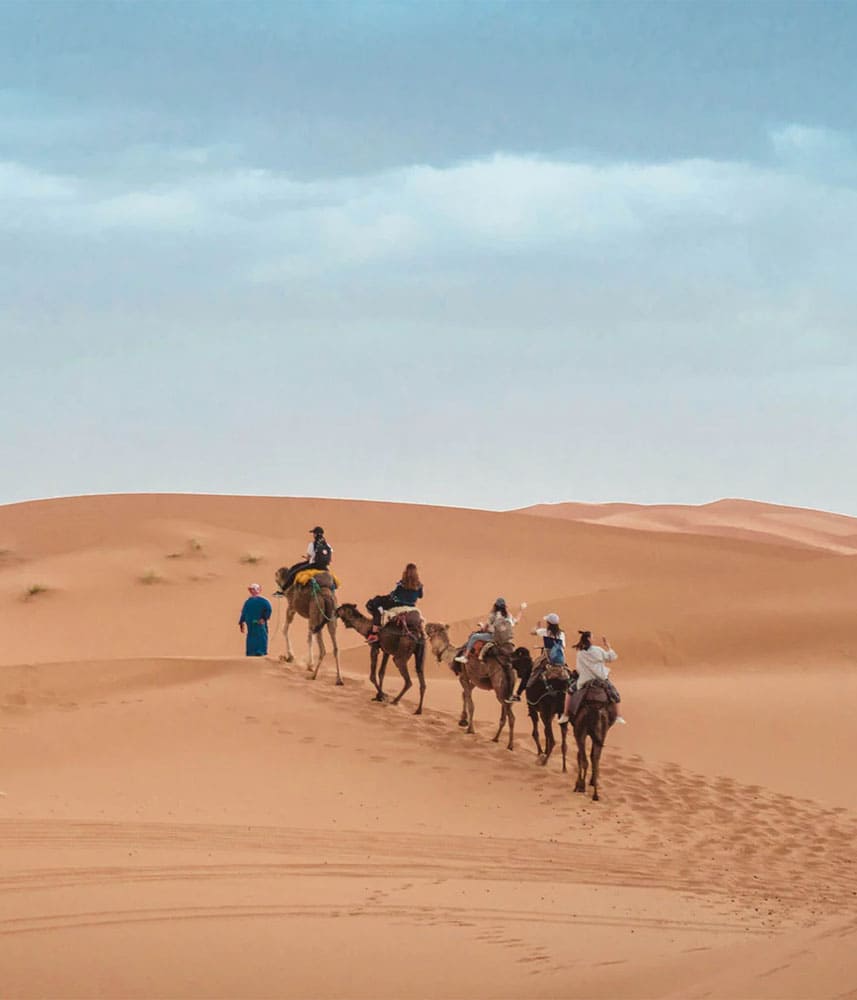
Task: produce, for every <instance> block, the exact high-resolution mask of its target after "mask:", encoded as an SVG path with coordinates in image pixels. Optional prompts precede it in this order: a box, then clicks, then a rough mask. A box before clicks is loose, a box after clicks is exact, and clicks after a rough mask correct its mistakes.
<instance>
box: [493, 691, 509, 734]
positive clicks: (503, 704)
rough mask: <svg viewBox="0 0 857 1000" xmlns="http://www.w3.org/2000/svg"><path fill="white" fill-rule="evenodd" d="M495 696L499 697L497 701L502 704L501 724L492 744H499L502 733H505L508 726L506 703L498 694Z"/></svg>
mask: <svg viewBox="0 0 857 1000" xmlns="http://www.w3.org/2000/svg"><path fill="white" fill-rule="evenodd" d="M494 694H496V695H497V700H498V701H499V702H500V724H499V725H498V726H497V732H496V733H494V738H493V739H492V740H491V742H492V743H497V742H498V741H499V739H500V733H502V732H503V727H504V726H505V725H506V702H505V701H504V700H503V696H502V695H501V694H498V693H497V692H496V691H495V692H494Z"/></svg>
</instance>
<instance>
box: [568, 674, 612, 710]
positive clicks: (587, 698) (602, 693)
mask: <svg viewBox="0 0 857 1000" xmlns="http://www.w3.org/2000/svg"><path fill="white" fill-rule="evenodd" d="M609 701H610V696H609V695H608V694H607V688H606V687H605V686H604V685H603V684H602V683H601V681H599V680H594V681H588V682H587V683H586V684H584V685H583V687H582V688H579V689H578V690H577V691H575V692H574V694H573V695H572V696H571V711H570V712H569V713H568V715H569V718H571V719H573V718H574V717H575V716H576V715H577V713H578V712H579V711H580V710H581V708H583V706H584V705H607V704H608V703H609Z"/></svg>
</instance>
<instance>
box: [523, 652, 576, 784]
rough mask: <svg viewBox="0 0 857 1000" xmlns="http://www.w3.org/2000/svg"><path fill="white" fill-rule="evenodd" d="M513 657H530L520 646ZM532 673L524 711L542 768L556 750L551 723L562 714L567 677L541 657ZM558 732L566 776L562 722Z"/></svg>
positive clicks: (565, 739) (565, 738) (564, 726)
mask: <svg viewBox="0 0 857 1000" xmlns="http://www.w3.org/2000/svg"><path fill="white" fill-rule="evenodd" d="M515 655H516V657H519V658H521V659H522V658H523V656H524V655H526V656H527V657H529V655H530V653H529V650H527V649H525V648H524V647H523V646H521V647H520V648H519V649H516V650H515ZM531 663H532V661H531ZM532 670H533V672H534V673H535V676H534V677H533V679H532V680H531V681H530V683H529V685H528V686H527V691H526V698H527V710H528V712H529V713H530V721H531V722H532V724H533V741H534V742H535V744H536V753H537V754H538V755H539V763H540V764H543V765H544V764H547V762H548V761H549V760H550V755H551V754H552V753H553V749H554V747H555V746H556V740H555V739H554V735H553V720H554V717H555V716H558V715H562V713H563V707H564V705H565V695H566V692H567V691H568V675H567V673H566V674H565V675H564V676H563V674H562V671H561V670H560V669H558V668H557V667H554V666H552V665H550V666H549V665H548V663H547V661H546V658H545V657H542V658H541V659H540V660H539V662H538V663H537V664H536V665H535V667H532ZM539 719H541V721H542V725H543V726H544V729H545V748H544V750H542V745H541V741H540V740H539ZM559 728H560V732H561V733H562V770H563V774H565V772H566V771H567V767H566V759H567V756H568V723H567V722H561V723H560V725H559Z"/></svg>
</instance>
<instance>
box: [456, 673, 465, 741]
mask: <svg viewBox="0 0 857 1000" xmlns="http://www.w3.org/2000/svg"><path fill="white" fill-rule="evenodd" d="M458 683H459V684H460V685H461V718H460V719H459V720H458V724H459V726H461V728H462V729H464V728H465V726H466V725H467V695H466V694H465V693H464V675H463V674H459V675H458Z"/></svg>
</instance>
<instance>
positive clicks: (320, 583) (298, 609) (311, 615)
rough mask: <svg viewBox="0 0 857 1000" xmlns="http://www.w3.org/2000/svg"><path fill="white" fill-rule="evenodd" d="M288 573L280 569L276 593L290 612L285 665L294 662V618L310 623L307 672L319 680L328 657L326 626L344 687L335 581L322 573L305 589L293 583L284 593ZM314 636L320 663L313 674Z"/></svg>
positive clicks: (286, 635)
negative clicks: (292, 639) (340, 663)
mask: <svg viewBox="0 0 857 1000" xmlns="http://www.w3.org/2000/svg"><path fill="white" fill-rule="evenodd" d="M288 572H289V568H288V566H283V567H282V568H280V569H278V570H277V572H276V574H275V577H274V578H275V580H276V581H277V589H278V590H279V591H280V592H281V593H284V594H285V595H286V601H287V602H288V608H287V610H286V624H285V626H284V627H283V635H284V636H285V637H286V655H285V656H281V657H280V659H281V660H284V661H285V662H286V663H292V662H293V661H294V655H293V654H292V644H291V642H290V641H289V626H290V625H291V624H292V621H293V620H294V617H295V615H300V616H301V618H306V619H307V648H308V654H307V655H308V659H307V670H308V671H309V670H312V671H313V674H312V680H315V679H316V677H318V672H319V670H321V664H322V661H323V660H324V657H325V655H326V650H325V648H324V639H323V638H322V635H321V633H322V629H323V628H324V627H325V625H326V626H327V631H328V632H329V633H330V639H331V642H332V643H333V658H334V659H335V660H336V683H337V684H338V685H342V684H343V683H344V681H343V680H342V670H341V669H340V665H339V645H338V643H337V641H336V622H337V617H336V596H335V594H334V592H333V577H332V576H331V575H330V573H319V574H318V575H317V576H315V577H313V579H312V580H311V581H310V582H309V583H307V584H303V585H299V584H297V583H292V584H291V585H290V586H289V587H288V588H287V589H286V590H283V583H284V581H285V579H286V574H287V573H288ZM313 636H315V638H316V641H317V642H318V663H317V664H316V666H315V669H314V670H313V663H312V637H313Z"/></svg>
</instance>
